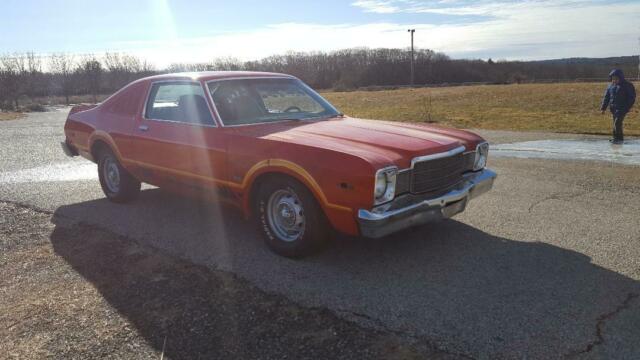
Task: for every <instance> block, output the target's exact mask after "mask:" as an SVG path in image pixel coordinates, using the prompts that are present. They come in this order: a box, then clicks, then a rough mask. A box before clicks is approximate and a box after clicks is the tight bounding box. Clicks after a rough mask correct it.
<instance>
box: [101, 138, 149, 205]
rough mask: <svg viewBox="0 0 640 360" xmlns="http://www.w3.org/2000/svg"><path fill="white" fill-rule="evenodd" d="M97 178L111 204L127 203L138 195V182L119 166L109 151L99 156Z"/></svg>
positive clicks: (104, 151)
mask: <svg viewBox="0 0 640 360" xmlns="http://www.w3.org/2000/svg"><path fill="white" fill-rule="evenodd" d="M98 177H99V179H100V186H101V187H102V191H103V192H104V194H105V195H106V196H107V198H108V199H109V200H111V201H113V202H116V203H125V202H129V201H131V200H133V199H135V198H136V197H137V196H138V193H140V186H141V184H140V181H138V179H136V178H135V177H133V175H131V174H130V173H129V172H128V171H127V170H126V169H125V168H123V167H122V165H120V163H119V162H118V159H117V158H116V156H115V155H114V154H113V153H112V152H111V151H110V150H103V151H101V152H100V154H99V157H98Z"/></svg>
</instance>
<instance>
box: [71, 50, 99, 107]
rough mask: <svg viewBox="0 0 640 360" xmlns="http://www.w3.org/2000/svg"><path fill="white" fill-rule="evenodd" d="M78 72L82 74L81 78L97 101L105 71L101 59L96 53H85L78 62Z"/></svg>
mask: <svg viewBox="0 0 640 360" xmlns="http://www.w3.org/2000/svg"><path fill="white" fill-rule="evenodd" d="M76 72H77V73H78V74H79V75H80V79H81V80H82V84H83V86H84V88H85V90H86V91H87V93H89V94H91V95H93V102H94V103H97V102H98V94H99V93H100V90H101V82H100V81H101V79H102V73H103V69H102V64H101V63H100V61H98V60H97V59H96V57H95V56H94V55H85V56H84V58H83V59H82V60H81V61H80V63H79V64H78V67H77V70H76Z"/></svg>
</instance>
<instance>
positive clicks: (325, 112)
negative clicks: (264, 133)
mask: <svg viewBox="0 0 640 360" xmlns="http://www.w3.org/2000/svg"><path fill="white" fill-rule="evenodd" d="M208 88H209V92H210V94H211V98H212V100H213V103H214V104H215V106H216V110H217V111H218V114H219V116H220V118H221V119H222V122H223V123H224V124H225V125H226V126H233V125H247V124H259V123H267V122H276V121H287V120H294V121H302V120H322V119H327V118H331V117H335V116H339V115H340V112H338V111H337V110H336V109H335V108H334V107H333V106H332V105H331V104H330V103H329V102H327V101H326V100H325V99H323V98H322V97H321V96H320V95H318V93H316V92H315V91H313V90H312V89H311V88H309V87H308V86H306V85H305V84H304V83H302V82H301V81H300V80H297V79H293V78H257V79H234V80H223V81H213V82H209V83H208Z"/></svg>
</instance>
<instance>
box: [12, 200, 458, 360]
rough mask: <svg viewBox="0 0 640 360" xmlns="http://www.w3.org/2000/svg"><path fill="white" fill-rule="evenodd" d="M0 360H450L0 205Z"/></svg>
mask: <svg viewBox="0 0 640 360" xmlns="http://www.w3.org/2000/svg"><path fill="white" fill-rule="evenodd" d="M0 219H1V222H0V224H1V225H2V227H1V228H0V235H1V236H0V250H1V255H0V294H1V296H0V308H1V309H3V311H2V315H0V316H1V317H0V319H1V320H0V324H1V326H0V338H2V339H3V341H1V342H0V354H1V355H0V357H2V358H4V357H5V356H6V357H8V358H45V357H51V358H58V359H62V358H69V359H70V358H76V359H98V358H99V359H104V358H114V359H115V358H120V359H126V358H129V359H133V358H135V359H147V358H148V359H158V358H160V356H161V355H163V356H164V358H165V359H193V358H207V359H229V358H243V359H258V358H260V359H284V358H292V359H363V358H367V359H425V358H434V359H435V358H437V359H444V358H454V357H453V356H448V355H447V354H444V353H439V352H438V351H435V350H434V349H430V348H428V347H426V346H425V345H421V344H417V343H411V342H410V341H409V340H407V339H403V338H401V337H398V336H396V335H394V334H391V333H386V332H383V331H377V330H372V329H364V328H362V327H360V326H358V325H355V324H353V323H351V322H348V321H345V320H342V319H339V318H337V317H336V316H334V315H333V314H332V313H331V312H329V311H328V310H326V309H314V308H303V307H300V306H298V305H296V304H294V303H292V302H291V301H289V300H287V299H285V298H284V297H282V296H278V295H274V294H268V293H265V292H263V291H260V290H258V289H256V288H255V287H253V286H252V285H250V284H249V283H248V282H247V281H245V280H241V279H239V278H238V277H236V276H234V275H232V274H229V273H226V272H221V271H214V270H211V269H207V268H206V267H203V266H197V265H193V264H191V263H189V262H186V261H183V260H179V259H177V258H175V257H172V256H169V255H167V254H163V253H161V252H159V251H157V250H154V249H151V248H149V247H146V246H143V245H140V244H137V243H136V242H135V241H133V240H130V239H127V238H125V237H122V236H118V235H116V234H113V233H111V232H109V231H106V230H103V229H100V228H98V227H95V226H90V225H87V224H77V223H73V222H71V221H69V220H68V219H65V218H61V217H55V216H54V217H52V215H51V214H49V213H46V212H42V211H36V210H33V209H30V208H28V207H24V206H20V205H16V204H12V203H6V202H0Z"/></svg>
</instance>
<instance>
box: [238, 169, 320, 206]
mask: <svg viewBox="0 0 640 360" xmlns="http://www.w3.org/2000/svg"><path fill="white" fill-rule="evenodd" d="M248 176H249V175H248ZM278 177H281V178H282V177H284V178H290V179H293V180H296V181H297V182H299V183H300V184H301V185H302V186H304V187H305V188H306V189H307V190H309V192H310V193H311V195H312V196H313V197H314V199H315V200H316V201H317V202H318V204H319V205H320V207H321V208H322V210H323V211H325V213H326V210H325V205H326V197H325V196H324V193H322V190H321V189H320V187H319V185H318V184H317V182H315V180H313V178H311V180H312V181H309V179H308V178H307V177H306V176H303V175H301V174H300V173H298V172H296V171H293V170H291V169H289V168H283V167H269V168H263V169H262V170H260V171H256V172H254V173H253V174H251V177H250V178H249V179H247V181H246V182H247V183H246V184H245V186H244V188H245V189H247V190H246V196H244V199H243V204H242V207H243V210H244V212H245V214H246V216H247V217H251V216H252V215H253V211H254V207H253V205H254V204H255V200H256V196H257V195H258V191H259V189H260V186H261V185H262V184H264V183H265V182H266V181H268V180H269V179H274V178H276V179H277V178H278ZM309 177H310V176H309Z"/></svg>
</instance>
